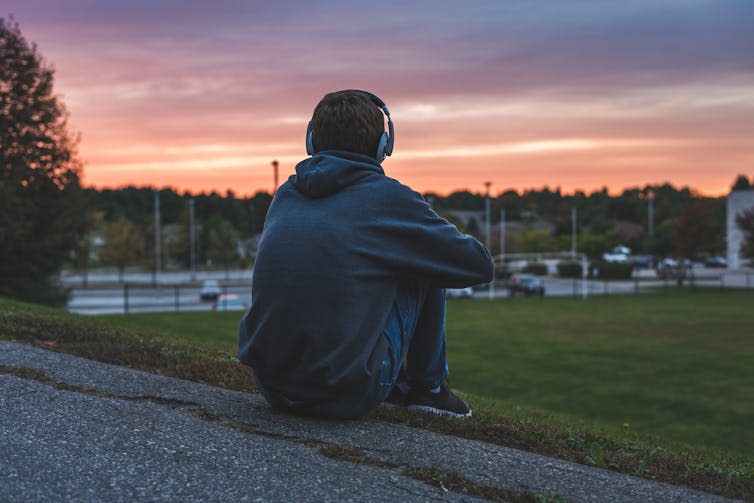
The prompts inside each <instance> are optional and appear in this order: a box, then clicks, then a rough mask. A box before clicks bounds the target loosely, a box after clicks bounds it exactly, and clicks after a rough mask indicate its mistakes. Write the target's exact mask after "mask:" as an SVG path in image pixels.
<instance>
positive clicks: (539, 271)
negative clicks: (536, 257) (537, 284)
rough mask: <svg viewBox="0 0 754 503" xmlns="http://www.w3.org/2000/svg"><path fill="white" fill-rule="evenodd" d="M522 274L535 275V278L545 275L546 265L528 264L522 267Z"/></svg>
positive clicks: (538, 263) (540, 263)
mask: <svg viewBox="0 0 754 503" xmlns="http://www.w3.org/2000/svg"><path fill="white" fill-rule="evenodd" d="M524 272H528V273H529V274H536V275H537V276H544V275H545V274H547V265H545V264H543V263H542V262H529V263H527V264H526V267H524Z"/></svg>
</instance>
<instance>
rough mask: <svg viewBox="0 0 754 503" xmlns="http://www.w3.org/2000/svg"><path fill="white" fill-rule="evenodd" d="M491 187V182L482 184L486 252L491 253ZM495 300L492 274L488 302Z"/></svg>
mask: <svg viewBox="0 0 754 503" xmlns="http://www.w3.org/2000/svg"><path fill="white" fill-rule="evenodd" d="M491 185H492V182H484V188H485V201H484V213H485V218H484V222H485V231H486V235H487V236H486V238H487V250H488V251H490V253H492V243H491V240H490V229H491V226H490V186H491ZM494 298H495V275H494V273H493V275H492V281H490V300H492V299H494Z"/></svg>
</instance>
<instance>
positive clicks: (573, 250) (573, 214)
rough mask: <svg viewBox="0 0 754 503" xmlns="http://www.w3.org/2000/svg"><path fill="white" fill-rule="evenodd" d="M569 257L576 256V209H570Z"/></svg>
mask: <svg viewBox="0 0 754 503" xmlns="http://www.w3.org/2000/svg"><path fill="white" fill-rule="evenodd" d="M571 255H573V256H574V257H575V256H576V208H571Z"/></svg>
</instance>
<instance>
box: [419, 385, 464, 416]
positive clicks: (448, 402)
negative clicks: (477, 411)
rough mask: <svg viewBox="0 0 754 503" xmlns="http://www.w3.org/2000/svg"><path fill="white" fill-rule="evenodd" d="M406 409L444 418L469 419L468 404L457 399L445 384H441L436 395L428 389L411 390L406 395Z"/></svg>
mask: <svg viewBox="0 0 754 503" xmlns="http://www.w3.org/2000/svg"><path fill="white" fill-rule="evenodd" d="M407 399H408V408H409V409H411V410H421V411H424V412H432V413H433V414H440V415H444V416H454V417H471V409H470V408H469V404H467V403H466V402H464V401H463V400H461V399H460V398H458V397H457V396H456V395H455V394H454V393H453V392H452V391H450V389H449V388H448V386H447V384H442V385H441V386H440V387H439V390H438V391H437V393H433V392H432V390H428V389H415V388H412V389H411V391H409V393H408V397H407Z"/></svg>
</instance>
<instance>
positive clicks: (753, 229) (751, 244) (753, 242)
mask: <svg viewBox="0 0 754 503" xmlns="http://www.w3.org/2000/svg"><path fill="white" fill-rule="evenodd" d="M736 224H737V225H738V227H739V228H740V229H741V232H742V233H743V235H744V239H743V242H742V243H741V255H742V256H744V257H746V258H749V259H754V208H751V209H748V210H746V211H744V212H742V213H739V214H738V215H736Z"/></svg>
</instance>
